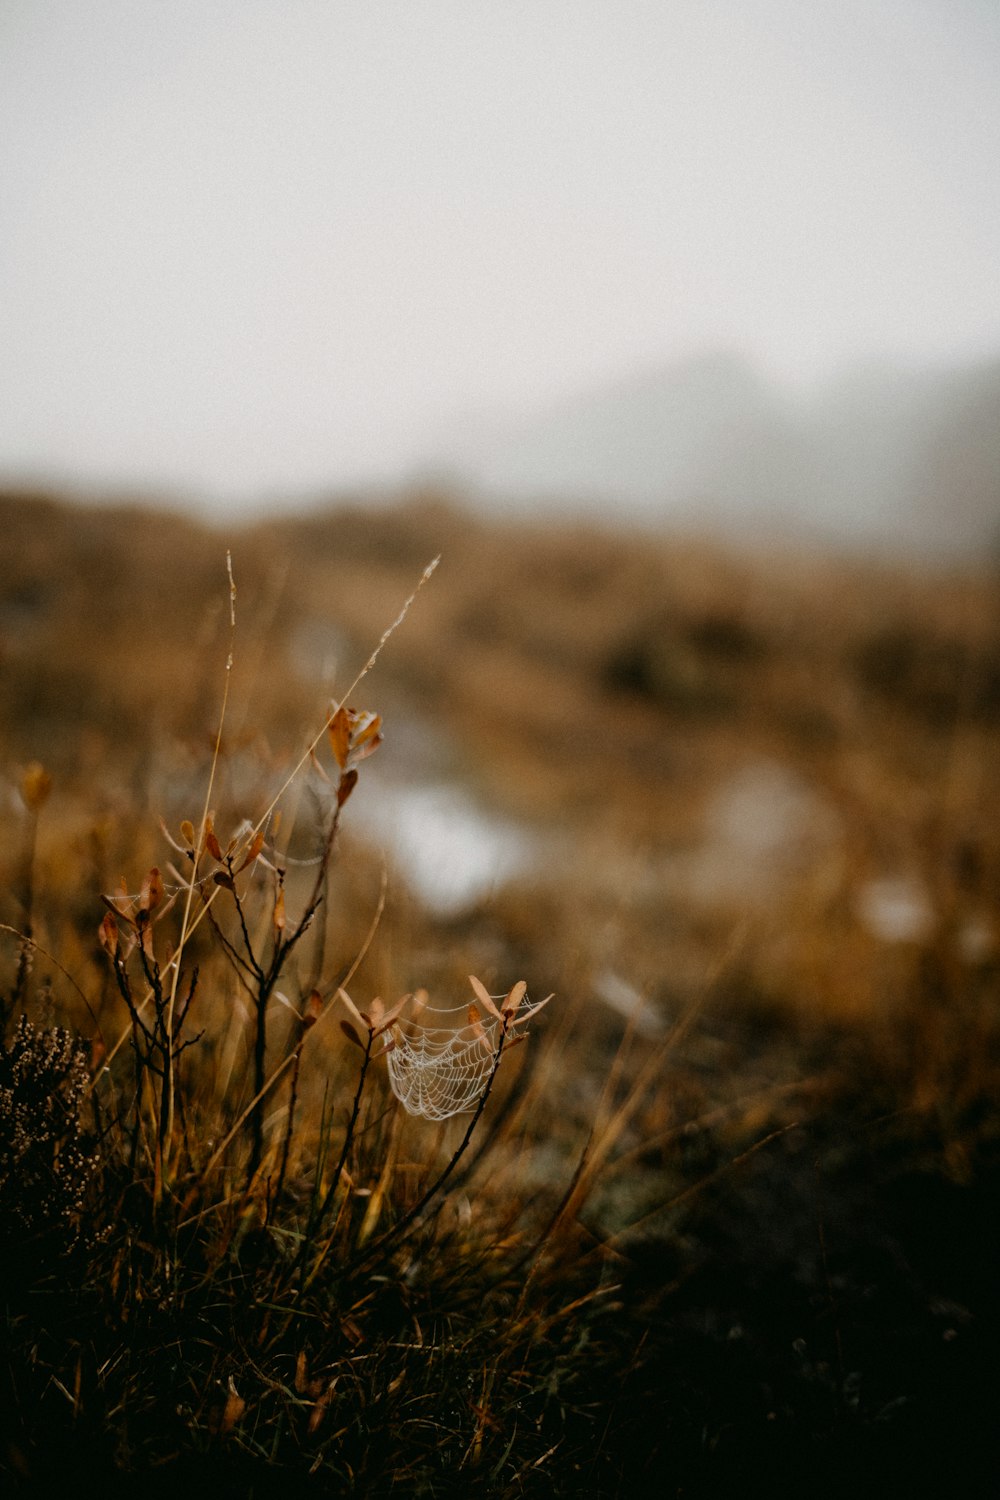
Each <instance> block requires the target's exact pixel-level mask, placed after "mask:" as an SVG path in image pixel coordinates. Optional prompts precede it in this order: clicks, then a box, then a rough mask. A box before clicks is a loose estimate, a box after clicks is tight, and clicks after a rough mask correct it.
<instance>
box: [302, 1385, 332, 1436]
mask: <svg viewBox="0 0 1000 1500" xmlns="http://www.w3.org/2000/svg"><path fill="white" fill-rule="evenodd" d="M336 1388H337V1381H336V1379H334V1380H331V1381H330V1384H329V1385H328V1386H327V1388H326V1390H325V1391H324V1392H323V1394H322V1395H321V1396H319V1397H318V1398H317V1401H316V1404H315V1406H314V1407H313V1409H312V1411H311V1412H310V1413H309V1425H308V1432H309V1436H310V1437H311V1436H312V1434H313V1433H314V1432H315V1431H316V1430H317V1428H318V1427H319V1425H320V1423H321V1422H322V1420H323V1418H324V1416H325V1415H326V1409H327V1407H328V1406H329V1405H330V1399H331V1397H332V1396H333V1393H334V1391H335V1390H336Z"/></svg>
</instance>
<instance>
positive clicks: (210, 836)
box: [205, 817, 225, 865]
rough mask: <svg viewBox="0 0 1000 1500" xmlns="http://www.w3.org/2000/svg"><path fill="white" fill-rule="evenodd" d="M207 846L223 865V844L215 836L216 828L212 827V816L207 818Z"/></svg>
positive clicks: (213, 856) (210, 852)
mask: <svg viewBox="0 0 1000 1500" xmlns="http://www.w3.org/2000/svg"><path fill="white" fill-rule="evenodd" d="M205 847H206V849H207V850H208V852H209V854H210V855H211V856H212V858H213V859H217V860H218V861H219V864H220V865H221V864H222V861H223V859H224V858H225V856H224V855H223V853H222V845H221V844H220V843H219V840H218V839H217V838H216V836H215V829H214V828H213V827H212V819H211V818H210V817H208V818H206V819H205Z"/></svg>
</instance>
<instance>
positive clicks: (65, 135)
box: [0, 0, 1000, 544]
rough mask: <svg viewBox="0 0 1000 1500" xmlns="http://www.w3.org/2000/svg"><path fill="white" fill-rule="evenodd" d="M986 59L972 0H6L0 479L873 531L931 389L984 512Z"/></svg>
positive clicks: (990, 338) (996, 130)
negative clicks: (423, 497)
mask: <svg viewBox="0 0 1000 1500" xmlns="http://www.w3.org/2000/svg"><path fill="white" fill-rule="evenodd" d="M998 64H1000V11H998V10H997V8H996V7H995V5H994V4H992V3H991V0H982V3H976V0H911V3H909V4H907V5H906V6H901V5H899V4H898V3H894V0H816V3H814V4H811V5H809V6H807V7H804V6H802V5H801V4H798V3H796V0H719V3H715V4H704V3H695V0H676V3H672V4H664V3H662V0H655V3H651V0H631V3H619V0H577V3H572V4H569V3H561V0H547V3H545V4H538V3H537V0H524V3H517V0H513V3H499V0H492V3H489V0H488V3H481V4H468V3H467V0H461V3H457V0H456V3H442V0H408V3H406V4H386V3H382V4H370V5H369V4H365V5H362V4H343V3H336V0H302V3H289V0H217V3H214V4H211V5H208V6H206V5H204V4H202V3H190V0H172V3H171V4H170V5H169V6H164V5H154V4H148V3H147V4H135V3H132V4H128V3H112V0H94V3H91V4H88V5H86V6H81V5H79V4H77V3H75V0H53V3H48V4H44V5H41V4H37V3H34V0H7V3H5V5H4V6H3V8H2V10H0V288H2V306H0V350H2V355H0V481H2V482H6V483H8V484H11V483H42V484H59V485H67V486H71V487H75V488H77V489H79V490H82V491H91V492H95V491H100V490H102V489H107V488H113V489H115V490H117V491H121V490H128V489H134V490H143V491H147V492H154V491H155V492H157V493H158V494H160V495H161V496H162V495H167V496H171V497H173V498H175V499H177V500H179V501H181V502H183V503H186V504H189V505H193V506H195V507H197V508H203V509H206V510H209V511H214V512H216V513H219V512H225V511H239V510H240V509H242V508H247V507H254V506H256V507H258V508H259V507H260V506H261V505H268V506H278V505H292V504H299V503H301V502H302V501H303V500H304V499H307V498H309V497H313V498H315V497H316V496H320V495H327V494H334V493H337V492H339V491H343V490H345V489H348V488H351V487H358V486H383V487H384V486H398V485H403V484H405V483H407V482H409V481H417V480H421V479H426V477H427V476H428V475H431V476H437V475H442V476H446V477H448V478H449V479H450V480H451V481H452V482H454V483H456V484H457V485H468V486H469V487H471V488H472V490H473V491H474V492H475V493H477V494H480V495H482V496H484V497H488V498H490V499H491V501H492V503H500V501H501V500H504V499H511V500H515V501H517V502H518V503H521V504H524V503H528V502H530V503H537V502H538V501H539V500H544V501H545V503H546V504H560V505H565V504H568V503H569V500H570V499H571V498H572V495H573V492H574V491H575V492H577V493H578V496H579V500H580V501H581V503H582V502H584V501H587V500H591V501H592V502H593V503H601V504H606V503H608V502H609V499H610V500H612V501H614V502H615V503H616V504H617V505H618V506H619V508H620V509H621V510H622V513H623V514H624V513H629V514H642V515H644V516H645V517H646V518H648V517H649V516H650V514H654V515H655V514H657V513H658V507H659V508H665V509H669V508H670V507H674V508H679V509H680V510H685V511H690V510H691V509H692V508H694V510H695V512H697V507H698V506H699V505H704V506H705V507H707V509H706V514H708V513H709V512H712V513H714V514H716V515H717V516H718V515H721V516H729V515H731V514H734V513H737V512H740V511H741V510H742V512H743V513H744V514H745V515H754V516H756V515H758V514H764V513H767V514H769V515H770V516H771V517H772V519H773V518H774V517H775V516H777V517H781V516H788V515H790V514H791V515H795V514H798V513H800V512H801V513H802V514H805V513H806V512H810V513H812V514H816V513H817V512H821V513H822V515H823V517H824V526H825V528H826V529H827V530H829V529H830V527H829V525H828V524H827V523H828V522H830V520H831V518H832V519H833V522H834V525H833V530H835V531H836V530H837V529H838V527H839V529H841V530H850V529H852V528H853V527H854V526H855V524H856V523H857V522H858V517H859V516H860V517H862V518H863V517H866V516H868V517H870V516H871V515H872V514H876V513H877V514H878V515H879V516H881V517H883V518H884V517H888V518H889V519H888V522H887V524H888V528H889V530H890V531H891V530H892V529H893V527H894V526H895V525H896V524H897V522H898V519H899V516H900V514H905V515H906V516H909V515H910V514H911V512H913V511H915V510H919V509H920V507H921V506H923V507H924V510H925V511H926V510H927V509H928V507H931V508H932V502H933V497H930V498H928V497H927V496H923V498H920V497H919V496H918V497H917V499H915V500H913V501H912V503H911V500H910V499H909V498H906V497H907V496H909V495H910V489H908V488H907V486H908V485H910V480H911V478H912V477H913V476H914V475H920V474H922V473H925V472H926V468H927V462H928V460H927V457H926V454H925V453H924V452H923V450H922V449H921V448H920V445H919V442H917V439H920V441H923V438H924V436H925V435H926V430H927V424H928V420H929V419H928V411H929V410H930V408H928V406H927V404H926V403H927V401H928V400H929V399H930V395H929V393H933V392H935V391H937V392H938V393H939V394H940V402H939V404H938V405H934V403H933V401H932V407H933V412H934V416H933V421H932V422H931V425H932V426H933V425H934V423H938V424H939V425H940V424H943V428H942V431H943V433H944V435H943V436H942V438H941V442H940V444H939V446H938V449H936V450H935V452H936V453H937V460H938V461H940V462H942V463H944V470H945V474H946V475H947V474H948V473H950V472H951V467H952V461H951V459H948V457H947V456H948V455H949V454H952V455H953V456H954V455H955V454H956V453H957V454H958V458H957V459H956V460H955V461H956V462H957V463H958V467H959V468H960V469H961V470H962V472H963V473H965V474H966V476H968V475H969V474H971V475H973V476H974V482H973V480H968V479H966V480H963V481H962V483H963V484H964V486H965V488H964V489H963V490H962V493H963V494H966V498H965V499H961V498H959V500H957V501H956V502H955V503H956V504H958V505H959V508H960V509H962V508H964V509H963V513H967V514H969V515H973V514H974V515H975V517H977V518H982V516H983V515H984V513H985V512H986V511H988V510H989V506H990V504H991V501H990V498H989V497H990V495H991V494H995V493H996V469H995V468H994V467H991V465H994V464H995V462H996V454H995V448H994V449H990V446H989V440H988V433H989V431H990V430H991V428H992V426H994V425H995V423H994V417H995V416H996V414H997V410H996V382H995V381H993V382H992V384H991V381H992V375H991V373H990V372H991V371H992V370H994V369H995V366H994V365H993V364H992V361H993V359H994V358H995V356H997V355H998V353H1000V292H998V281H997V275H996V267H997V266H998V265H1000V194H998V193H997V191H996V163H997V161H998V160H1000V89H998V87H997V83H998V78H1000V67H998ZM706 362H707V365H708V366H711V367H712V368H716V369H720V368H724V369H727V370H729V371H730V372H732V371H734V370H740V371H742V372H743V373H742V374H741V375H740V376H739V378H738V379H736V381H735V384H734V383H733V381H730V383H729V387H727V390H728V395H726V397H725V399H724V400H722V402H721V405H718V403H716V404H715V405H713V402H715V401H716V397H717V396H718V394H719V383H718V382H715V384H714V385H712V389H711V390H710V391H709V392H708V393H707V394H706V395H705V402H706V404H705V405H704V406H703V407H702V406H698V405H697V403H696V402H695V404H694V405H692V402H694V397H693V396H692V394H691V386H690V380H689V375H690V372H691V370H692V369H697V368H704V367H705V364H706ZM873 368H874V369H877V371H878V372H879V373H878V379H877V380H876V381H875V383H874V384H872V383H871V372H872V370H873ZM685 372H687V373H685ZM727 378H728V377H727ZM866 380H867V381H868V382H869V384H868V386H867V387H866V386H865V381H866ZM740 382H742V386H741V387H740V388H741V390H742V395H739V393H737V395H738V399H736V397H734V394H733V392H734V391H735V390H736V386H739V385H740ZM723 383H725V382H723ZM710 384H711V382H710ZM918 387H919V391H917V388H918ZM959 387H961V388H962V389H963V390H968V391H969V392H971V393H972V395H971V396H970V400H971V401H972V408H974V411H973V415H972V416H971V417H970V416H968V415H967V414H965V415H963V413H964V412H965V408H964V407H962V408H961V410H959V409H958V408H956V407H955V395H954V393H955V390H956V389H958V388H959ZM865 390H867V393H868V394H867V395H865V394H864V392H865ZM651 393H652V394H651ZM633 398H635V399H637V400H639V401H640V403H644V405H643V411H644V412H645V414H646V415H645V416H644V417H643V418H642V420H640V419H639V418H638V417H637V416H636V410H637V408H636V407H635V405H634V402H633ZM734 399H735V400H736V405H735V407H734V406H733V401H734ZM937 400H938V396H937V395H935V396H934V401H937ZM727 402H728V405H727ZM949 402H951V405H949V404H948V403H949ZM921 403H923V405H922V404H921ZM941 403H943V404H941ZM613 411H617V412H618V413H619V416H618V418H617V419H616V418H614V417H613V415H611V413H612V412H613ZM873 412H874V418H873V420H871V421H869V420H868V419H869V418H872V414H873ZM900 412H902V414H903V416H902V418H901V417H900ZM595 413H596V415H595ZM852 413H854V415H853V416H852ZM567 414H569V415H567ZM574 414H575V415H574ZM859 418H861V419H863V422H862V425H863V427H865V428H866V430H867V436H865V435H864V433H862V436H861V438H860V440H859V441H858V442H855V431H856V423H857V421H858V419H859ZM901 422H902V425H900V424H901ZM949 422H950V423H951V426H950V427H949V425H948V424H949ZM734 423H735V425H736V428H737V429H738V430H737V431H736V436H735V439H734V443H735V447H734V456H733V460H732V463H731V464H730V465H729V467H728V468H726V469H725V473H723V472H722V469H721V468H720V466H719V464H718V462H715V460H714V459H713V461H712V462H709V459H710V458H711V457H712V455H713V453H715V452H716V450H717V448H718V442H717V434H718V431H719V430H720V428H721V430H724V431H725V432H726V433H727V434H730V435H731V434H732V432H733V424H734ZM852 424H855V425H852ZM970 424H971V428H970ZM640 429H641V431H640ZM904 429H905V433H906V434H907V436H906V437H905V441H904V440H903V438H902V437H901V433H903V432H904ZM945 429H946V430H945ZM970 430H971V431H972V437H971V438H970V439H969V441H970V442H971V443H972V445H973V448H974V449H975V452H974V455H973V457H972V458H968V457H967V456H965V455H966V448H965V447H962V443H963V442H964V441H965V439H962V440H961V442H959V449H958V450H956V449H955V448H954V446H953V441H954V442H958V441H959V439H958V438H957V437H955V434H960V433H962V432H965V433H966V434H968V432H969V431H970ZM983 432H985V433H987V438H986V439H984V440H983V441H982V442H981V441H980V436H981V433H983ZM581 433H585V434H587V439H586V441H583V440H582V439H581ZM650 433H652V434H653V435H652V436H649V434H650ZM644 434H646V435H644ZM698 434H702V435H701V436H699V435H698ZM949 434H951V435H950V436H949ZM983 442H985V447H984V446H983ZM914 443H916V446H914ZM977 443H978V444H979V447H978V448H976V447H975V445H976V444H977ZM949 444H952V446H951V447H949ZM741 445H742V446H741ZM904 449H905V452H904V451H903V450H904ZM616 454H617V457H616ZM796 454H797V455H798V458H796V456H795V455H796ZM851 455H853V457H851ZM942 455H944V458H942ZM945 459H947V462H945ZM713 463H714V467H713ZM796 464H799V465H800V468H799V469H798V470H797V469H796ZM643 465H645V468H644V469H643ZM723 468H725V466H723ZM640 470H642V472H640ZM741 473H742V474H743V475H744V476H745V477H744V479H740V478H739V475H740V474H741ZM734 476H735V478H734ZM747 476H748V477H747ZM838 476H839V477H838ZM880 485H881V489H880V488H879V486H880ZM970 485H971V488H972V490H974V492H975V493H974V496H973V498H972V499H969V498H968V496H967V493H966V492H967V491H968V490H969V488H970ZM866 487H867V488H866ZM911 488H912V486H911ZM918 488H919V486H918ZM945 488H946V486H945ZM936 494H937V495H938V496H940V495H941V494H942V488H941V486H940V485H939V486H938V490H937V491H936ZM900 496H903V497H904V498H903V499H901V498H900ZM983 497H985V498H983ZM942 503H944V504H945V508H946V509H947V508H949V507H950V506H951V505H952V500H951V498H949V497H947V496H945V497H944V501H943V502H942ZM901 506H902V512H901V511H900V507H901ZM713 507H714V509H713ZM852 507H853V509H852ZM917 529H918V530H919V527H918V528H917ZM987 529H988V527H987V526H986V522H985V521H983V522H982V525H981V524H980V519H976V521H975V523H974V524H971V529H970V531H969V536H970V537H972V539H973V544H976V543H977V542H978V541H979V540H980V539H981V537H982V536H983V535H985V534H986V530H987ZM875 530H878V527H876V528H875ZM939 530H940V527H938V528H937V530H935V526H931V527H930V529H929V530H927V529H926V528H925V532H926V536H927V537H929V538H930V539H931V541H932V543H933V538H934V536H936V535H937V533H938V531H939ZM925 532H921V536H924V535H925Z"/></svg>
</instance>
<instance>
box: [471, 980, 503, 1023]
mask: <svg viewBox="0 0 1000 1500" xmlns="http://www.w3.org/2000/svg"><path fill="white" fill-rule="evenodd" d="M469 983H470V984H471V985H472V988H473V989H474V990H475V992H476V999H477V1000H478V1001H479V1003H480V1005H481V1006H482V1007H483V1009H484V1010H485V1011H486V1013H487V1015H491V1016H493V1018H494V1019H495V1020H497V1021H499V1020H500V1012H499V1011H498V1010H497V1008H496V1006H495V1005H494V1003H493V996H492V995H491V994H490V993H489V991H488V990H487V988H486V986H485V985H484V984H483V983H482V982H481V981H480V980H478V979H477V978H476V976H475V974H470V975H469Z"/></svg>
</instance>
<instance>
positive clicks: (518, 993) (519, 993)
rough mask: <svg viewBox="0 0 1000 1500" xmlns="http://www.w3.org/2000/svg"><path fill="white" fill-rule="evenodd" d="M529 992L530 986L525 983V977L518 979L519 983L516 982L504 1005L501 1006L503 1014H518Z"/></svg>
mask: <svg viewBox="0 0 1000 1500" xmlns="http://www.w3.org/2000/svg"><path fill="white" fill-rule="evenodd" d="M527 993H528V986H527V985H526V984H525V982H524V980H523V979H519V980H518V981H517V984H515V986H514V988H513V989H512V990H511V992H510V994H509V995H508V996H507V998H506V1000H505V1001H504V1003H503V1005H502V1006H501V1007H500V1009H501V1011H502V1012H503V1014H504V1015H505V1016H513V1015H516V1014H517V1008H518V1006H519V1005H520V1003H521V1001H522V1000H523V999H524V997H525V995H526V994H527Z"/></svg>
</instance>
